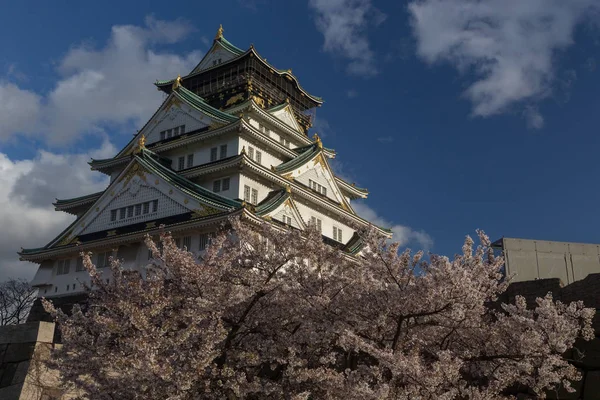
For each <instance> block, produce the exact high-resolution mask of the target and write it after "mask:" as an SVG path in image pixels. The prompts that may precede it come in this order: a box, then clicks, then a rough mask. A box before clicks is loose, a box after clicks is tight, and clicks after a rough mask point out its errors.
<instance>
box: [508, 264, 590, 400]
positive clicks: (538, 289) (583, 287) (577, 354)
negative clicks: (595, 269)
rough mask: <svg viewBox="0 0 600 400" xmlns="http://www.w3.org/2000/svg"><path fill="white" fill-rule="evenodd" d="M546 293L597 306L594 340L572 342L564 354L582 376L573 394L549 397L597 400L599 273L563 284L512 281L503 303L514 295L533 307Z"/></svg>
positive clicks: (556, 280)
mask: <svg viewBox="0 0 600 400" xmlns="http://www.w3.org/2000/svg"><path fill="white" fill-rule="evenodd" d="M548 292H551V293H552V296H553V298H554V299H555V300H560V301H562V302H563V303H570V302H572V301H578V300H582V301H583V302H584V304H585V305H586V307H592V308H595V309H596V315H595V317H594V320H593V326H594V330H595V331H596V339H595V340H592V341H590V342H588V341H584V340H580V341H578V342H577V343H576V344H575V349H573V350H571V351H569V352H568V353H567V354H565V357H567V358H569V359H570V360H573V364H574V365H575V366H577V368H578V369H579V371H580V372H581V373H582V375H583V379H582V380H581V381H579V382H575V383H574V385H573V386H574V387H575V388H576V389H577V392H576V393H572V394H569V393H562V392H561V393H549V398H551V399H561V400H562V399H565V400H566V399H569V400H570V399H584V400H600V274H590V275H588V276H587V277H585V278H584V279H582V280H579V281H575V282H573V283H571V284H570V285H567V286H563V284H562V282H561V281H560V279H539V280H535V281H524V282H515V283H512V284H511V285H510V286H509V288H508V290H507V291H506V292H505V293H504V296H503V297H502V298H501V299H500V300H501V301H502V302H505V303H506V302H510V303H514V298H515V296H516V295H521V296H523V297H525V298H526V299H527V303H528V305H529V306H530V307H533V306H535V299H536V298H537V297H543V296H545V295H546V294H547V293H548Z"/></svg>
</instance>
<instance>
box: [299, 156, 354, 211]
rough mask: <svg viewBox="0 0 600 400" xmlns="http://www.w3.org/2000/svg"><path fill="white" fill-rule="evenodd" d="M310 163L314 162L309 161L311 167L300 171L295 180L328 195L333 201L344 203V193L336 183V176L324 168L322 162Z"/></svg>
mask: <svg viewBox="0 0 600 400" xmlns="http://www.w3.org/2000/svg"><path fill="white" fill-rule="evenodd" d="M319 157H322V156H319ZM310 164H312V163H308V165H309V167H308V168H307V169H306V170H305V172H300V174H299V175H298V176H297V177H296V178H294V180H295V181H296V182H299V183H301V184H303V185H304V186H308V187H309V188H311V189H312V190H313V191H315V192H317V193H320V194H322V195H324V196H327V197H328V198H330V199H331V200H333V201H336V202H338V203H342V202H343V195H342V194H341V192H340V191H339V189H338V188H337V185H336V184H335V183H334V177H333V176H332V175H331V174H330V173H329V171H328V169H327V168H324V166H323V165H322V163H319V162H316V163H314V165H310Z"/></svg>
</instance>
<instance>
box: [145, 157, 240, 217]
mask: <svg viewBox="0 0 600 400" xmlns="http://www.w3.org/2000/svg"><path fill="white" fill-rule="evenodd" d="M135 158H136V159H137V160H138V161H139V163H140V164H142V166H144V167H146V168H148V169H149V170H150V171H152V172H153V173H155V174H157V175H159V176H160V177H162V178H163V179H165V180H167V181H168V182H171V183H173V184H175V185H176V186H179V187H180V188H181V189H184V190H185V191H188V192H191V194H193V195H196V197H197V198H198V199H200V200H202V201H205V202H207V203H209V204H211V205H213V206H217V207H220V208H223V209H231V208H240V207H241V206H242V203H240V202H239V201H236V200H232V199H228V198H227V197H223V196H221V195H219V194H217V193H214V192H211V191H210V190H208V189H205V188H203V187H202V186H200V185H197V184H195V183H194V182H192V181H190V180H188V179H186V178H184V177H182V176H180V175H179V174H177V173H176V172H175V171H173V170H172V169H170V168H167V167H165V166H164V165H163V164H162V163H160V161H159V157H158V155H156V154H155V153H153V152H151V151H150V150H148V149H145V148H144V149H142V150H141V152H140V153H139V154H138V155H136V156H135Z"/></svg>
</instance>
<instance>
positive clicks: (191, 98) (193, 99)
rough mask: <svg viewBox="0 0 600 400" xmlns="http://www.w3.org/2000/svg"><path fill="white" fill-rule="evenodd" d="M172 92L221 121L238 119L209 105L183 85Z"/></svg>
mask: <svg viewBox="0 0 600 400" xmlns="http://www.w3.org/2000/svg"><path fill="white" fill-rule="evenodd" d="M172 93H173V94H174V95H175V96H179V97H180V98H181V99H182V100H183V101H185V102H187V103H188V104H190V105H192V106H194V107H195V108H196V109H198V110H199V111H205V112H207V113H210V114H212V115H213V116H215V117H217V118H219V119H221V120H222V121H223V122H235V121H237V120H238V119H239V118H238V117H236V116H234V115H231V114H228V113H226V112H223V111H221V110H219V109H217V108H215V107H213V106H211V105H210V104H208V103H207V102H206V101H205V100H204V99H203V98H202V97H200V96H198V95H197V94H196V93H194V92H192V91H191V90H188V89H186V88H185V87H183V86H180V87H178V88H177V89H175V90H173V92H172Z"/></svg>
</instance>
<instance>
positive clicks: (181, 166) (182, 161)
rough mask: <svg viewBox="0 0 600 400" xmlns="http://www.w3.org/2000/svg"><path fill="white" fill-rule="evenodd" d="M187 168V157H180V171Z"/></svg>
mask: <svg viewBox="0 0 600 400" xmlns="http://www.w3.org/2000/svg"><path fill="white" fill-rule="evenodd" d="M184 168H185V157H179V164H178V168H177V169H178V170H179V171H181V170H182V169H184Z"/></svg>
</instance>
